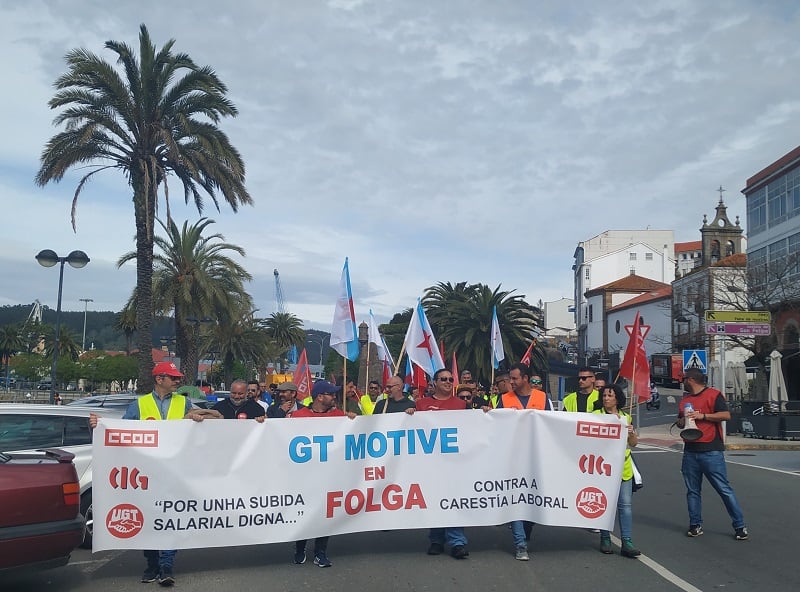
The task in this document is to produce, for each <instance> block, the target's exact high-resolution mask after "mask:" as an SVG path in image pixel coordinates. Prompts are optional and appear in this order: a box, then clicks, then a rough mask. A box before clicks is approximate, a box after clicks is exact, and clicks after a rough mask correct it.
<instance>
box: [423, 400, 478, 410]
mask: <svg viewBox="0 0 800 592" xmlns="http://www.w3.org/2000/svg"><path fill="white" fill-rule="evenodd" d="M466 408H467V402H466V401H465V400H464V399H459V398H458V397H448V398H447V399H436V398H434V397H422V398H421V399H419V400H418V401H417V411H459V410H461V409H466Z"/></svg>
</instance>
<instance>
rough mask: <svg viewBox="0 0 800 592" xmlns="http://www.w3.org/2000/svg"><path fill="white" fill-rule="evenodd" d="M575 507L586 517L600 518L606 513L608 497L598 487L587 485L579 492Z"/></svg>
mask: <svg viewBox="0 0 800 592" xmlns="http://www.w3.org/2000/svg"><path fill="white" fill-rule="evenodd" d="M575 507H576V508H578V512H580V513H581V516H583V517H585V518H599V517H600V516H602V515H603V514H605V513H606V508H607V507H608V499H606V494H605V493H603V492H602V491H601V490H599V489H597V487H585V488H583V489H581V490H580V491H579V492H578V497H576V498H575Z"/></svg>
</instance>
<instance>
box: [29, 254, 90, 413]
mask: <svg viewBox="0 0 800 592" xmlns="http://www.w3.org/2000/svg"><path fill="white" fill-rule="evenodd" d="M36 260H37V261H38V262H39V265H41V266H42V267H53V266H54V265H56V264H57V263H60V264H61V268H60V269H59V273H58V304H57V306H56V335H55V341H54V344H53V345H54V347H53V365H52V366H51V368H50V404H51V405H52V404H54V403H55V395H56V365H57V364H58V342H59V337H60V332H61V289H62V286H63V285H64V264H65V263H69V264H70V266H71V267H74V268H75V269H80V268H81V267H86V265H87V264H88V263H89V257H88V256H87V255H86V253H84V252H83V251H72V252H71V253H70V254H69V255H67V256H66V257H59V256H58V255H57V254H56V252H55V251H52V250H50V249H45V250H43V251H39V254H38V255H36Z"/></svg>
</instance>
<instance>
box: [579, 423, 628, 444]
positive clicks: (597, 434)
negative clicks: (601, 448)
mask: <svg viewBox="0 0 800 592" xmlns="http://www.w3.org/2000/svg"><path fill="white" fill-rule="evenodd" d="M621 433H622V426H621V425H620V424H618V423H599V422H594V421H579V422H578V427H577V429H576V431H575V435H576V436H583V437H585V438H608V439H609V440H619V435H620V434H621Z"/></svg>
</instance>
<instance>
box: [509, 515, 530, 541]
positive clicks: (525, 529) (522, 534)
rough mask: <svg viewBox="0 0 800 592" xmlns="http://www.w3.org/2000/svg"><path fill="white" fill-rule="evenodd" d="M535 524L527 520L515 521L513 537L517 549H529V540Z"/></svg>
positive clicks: (513, 523)
mask: <svg viewBox="0 0 800 592" xmlns="http://www.w3.org/2000/svg"><path fill="white" fill-rule="evenodd" d="M532 531H533V522H528V521H527V520H514V521H513V522H512V523H511V535H512V536H513V537H514V546H515V547H525V548H527V547H528V539H530V538H531V532H532Z"/></svg>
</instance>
